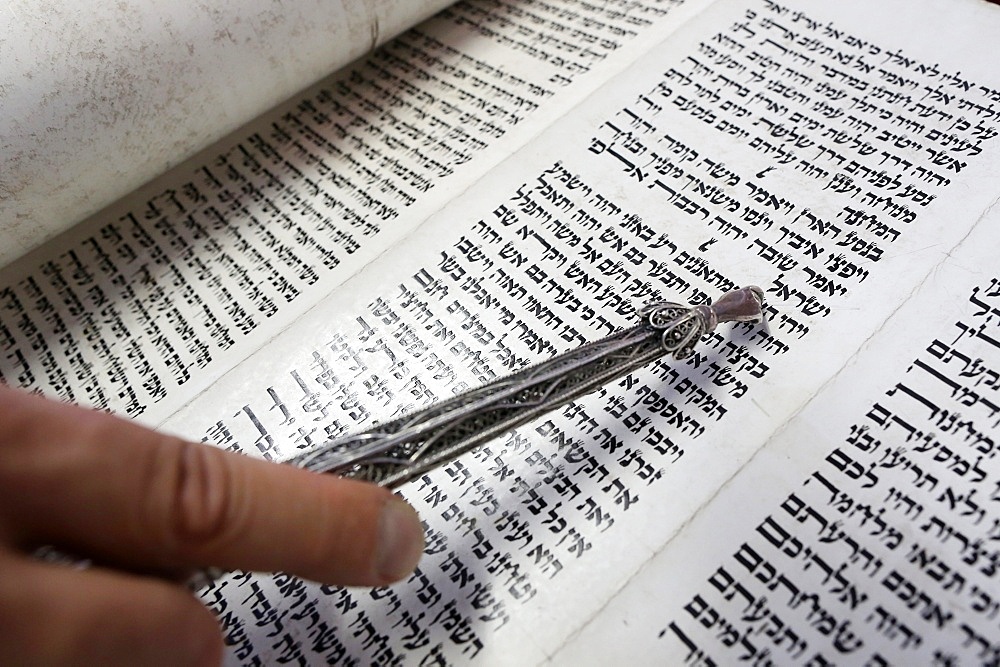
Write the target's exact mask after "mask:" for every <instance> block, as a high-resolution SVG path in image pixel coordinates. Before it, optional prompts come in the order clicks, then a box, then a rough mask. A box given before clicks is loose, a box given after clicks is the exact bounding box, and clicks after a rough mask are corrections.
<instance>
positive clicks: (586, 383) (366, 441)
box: [187, 286, 764, 590]
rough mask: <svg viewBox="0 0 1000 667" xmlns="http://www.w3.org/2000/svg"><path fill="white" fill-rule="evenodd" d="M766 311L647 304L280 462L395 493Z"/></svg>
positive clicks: (722, 304) (753, 301)
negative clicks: (582, 336)
mask: <svg viewBox="0 0 1000 667" xmlns="http://www.w3.org/2000/svg"><path fill="white" fill-rule="evenodd" d="M763 303H764V292H763V291H762V290H761V289H760V288H759V287H753V286H751V287H744V288H742V289H738V290H733V291H732V292H729V293H727V294H725V295H723V296H722V297H721V298H719V299H718V300H717V301H715V302H714V303H713V304H711V305H699V306H692V307H688V306H682V305H680V304H676V303H668V302H657V303H652V304H649V305H647V306H645V307H644V308H642V309H641V310H639V311H638V313H637V314H638V316H639V317H640V323H639V324H638V325H636V326H634V327H632V328H631V329H623V330H621V331H618V332H616V333H613V334H611V335H610V336H608V337H606V338H602V339H600V340H597V341H594V342H592V343H586V344H584V345H581V346H580V347H578V348H576V349H573V350H569V351H568V352H564V353H563V354H560V355H558V356H555V357H553V358H551V359H549V360H548V361H544V362H542V363H540V364H537V365H535V366H529V367H528V368H525V369H523V370H520V371H518V372H516V373H514V374H513V375H509V376H507V377H505V378H502V379H499V380H496V381H494V382H491V383H490V384H487V385H485V386H483V387H479V388H478V389H473V390H471V391H467V392H464V393H462V394H459V395H457V396H455V397H453V398H450V399H448V400H446V401H441V402H439V403H435V404H433V405H431V406H430V407H427V408H425V409H423V410H420V411H418V412H414V413H411V414H409V415H406V416H403V417H400V418H399V419H394V420H393V421H390V422H386V423H384V424H378V425H376V426H373V427H372V428H370V429H368V430H367V431H364V432H362V433H357V434H354V435H347V436H343V437H339V438H335V439H333V440H330V441H328V442H326V443H325V444H323V445H320V446H319V447H317V448H315V449H312V450H309V451H307V452H303V453H301V454H299V455H297V456H294V457H292V458H291V459H288V460H287V461H285V462H286V463H289V464H291V465H294V466H298V467H300V468H305V469H306V470H312V471H314V472H328V473H333V474H335V475H340V476H342V477H351V478H354V479H359V480H363V481H366V482H373V483H375V484H378V485H380V486H384V487H388V488H395V487H397V486H399V485H401V484H403V483H404V482H406V481H408V480H410V479H413V478H414V477H417V476H418V475H422V474H423V473H425V472H427V471H428V470H431V469H432V468H435V467H437V466H439V465H441V464H444V463H447V462H449V461H451V460H453V459H455V458H457V457H458V456H460V455H462V454H464V453H465V452H468V451H469V450H471V449H474V448H475V447H476V446H477V445H480V444H482V443H484V442H486V441H487V440H490V439H492V438H495V437H497V436H499V435H501V434H503V433H505V432H507V431H509V430H511V429H514V428H517V427H518V426H521V425H522V424H525V423H527V422H529V421H531V420H533V419H535V418H536V417H540V416H542V415H544V414H545V413H547V412H550V411H551V410H554V409H556V408H558V407H560V406H562V405H565V404H566V403H569V402H571V401H573V400H574V399H576V398H579V397H580V396H583V395H585V394H588V393H590V392H591V391H594V390H595V389H598V388H599V387H601V386H603V385H605V384H608V383H609V382H612V381H614V380H616V379H618V378H620V377H623V376H625V375H627V374H628V373H630V372H632V371H633V370H635V369H637V368H640V367H642V366H645V365H646V364H648V363H650V362H651V361H654V360H656V359H659V358H660V357H663V356H666V355H671V356H673V357H674V359H684V358H686V357H689V356H691V354H692V353H693V351H694V346H695V344H696V343H697V342H698V341H699V340H700V339H701V338H702V336H704V335H705V334H708V333H711V332H712V331H713V330H714V329H715V327H716V326H717V325H718V324H720V323H722V322H760V321H761V320H762V319H763V312H762V310H761V307H762V306H763ZM223 574H225V572H224V571H223V570H220V569H218V568H206V569H204V570H201V571H199V572H197V573H196V574H195V576H193V577H192V578H190V579H189V580H188V582H187V584H188V587H189V588H190V589H191V590H198V589H200V588H203V587H205V586H207V585H209V584H210V583H211V582H213V581H215V580H216V579H218V578H220V577H221V576H222V575H223Z"/></svg>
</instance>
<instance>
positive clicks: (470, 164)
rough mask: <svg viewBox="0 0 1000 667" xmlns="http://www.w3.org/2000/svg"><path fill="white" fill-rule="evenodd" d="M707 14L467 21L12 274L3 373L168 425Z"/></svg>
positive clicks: (535, 6) (665, 9)
mask: <svg viewBox="0 0 1000 667" xmlns="http://www.w3.org/2000/svg"><path fill="white" fill-rule="evenodd" d="M697 4H698V3H694V5H692V6H690V7H689V6H688V5H686V4H683V3H681V2H680V1H679V0H648V1H647V2H642V3H633V2H625V1H624V0H623V2H617V3H616V2H612V3H606V4H602V5H600V6H598V5H594V4H591V3H588V2H582V1H581V2H575V3H571V4H570V5H566V6H556V5H552V4H547V3H538V2H532V1H531V0H511V1H509V2H489V1H481V2H465V3H461V4H458V5H455V6H453V7H449V8H448V9H447V10H445V11H443V12H441V13H440V14H439V15H437V16H436V17H435V18H433V19H432V20H430V21H428V22H426V23H425V24H422V25H421V26H419V27H417V28H414V29H413V30H411V31H409V32H407V33H406V34H404V35H402V36H400V37H399V38H397V39H396V40H393V41H392V42H391V43H389V44H387V45H386V46H385V47H384V48H382V49H379V50H378V51H376V52H375V53H373V54H371V55H370V56H369V57H367V58H365V59H363V60H360V61H358V62H356V63H354V64H353V65H352V66H351V67H349V68H347V69H346V70H345V71H343V72H341V73H339V74H338V75H336V76H334V77H332V78H330V79H328V80H326V81H324V82H322V83H320V84H319V85H317V86H316V87H314V88H312V89H310V90H308V91H305V92H303V94H301V95H300V96H298V97H296V98H295V99H293V100H291V101H290V102H288V103H287V104H285V105H283V106H282V107H280V108H278V109H276V110H274V111H273V112H270V113H268V114H266V115H265V116H262V117H261V118H259V119H257V120H256V121H255V122H254V123H252V124H251V125H250V126H248V127H246V128H242V129H241V130H239V131H237V132H236V133H234V134H233V135H232V136H230V137H228V138H227V139H226V140H225V141H223V142H220V143H219V144H217V145H215V146H213V147H211V148H210V149H207V150H206V151H205V152H203V153H202V154H201V155H199V156H196V157H195V158H193V159H192V160H191V161H189V162H188V163H186V164H184V165H181V166H179V167H178V168H176V169H175V170H174V171H173V172H172V173H169V174H167V175H165V176H164V177H162V178H159V179H157V180H155V181H154V182H152V183H150V184H148V185H147V186H144V187H143V188H141V189H139V190H138V191H136V192H134V193H132V194H131V195H130V196H129V197H127V198H126V199H124V200H122V201H121V202H118V203H117V204H115V205H114V206H112V207H110V208H108V209H106V210H104V211H102V212H101V213H99V214H97V215H96V216H94V217H92V218H91V219H89V220H87V221H85V222H84V223H81V224H80V225H78V226H76V227H75V228H73V229H72V230H71V231H69V232H67V233H66V234H63V235H62V236H60V237H59V238H57V239H54V240H52V241H51V242H49V243H47V244H46V245H45V247H44V248H42V249H40V250H39V251H38V252H35V253H32V254H30V255H28V256H25V257H23V258H22V259H21V260H19V261H17V262H15V263H14V264H12V265H10V266H8V267H7V268H6V269H5V270H4V271H2V272H0V338H2V340H3V341H4V342H3V346H4V355H3V358H2V360H0V379H2V380H4V381H6V382H8V383H10V384H13V385H15V386H20V387H24V388H26V389H30V390H32V391H38V392H41V393H44V394H46V395H49V396H53V397H58V398H61V399H63V400H70V401H75V402H79V403H83V404H86V405H90V406H93V407H95V408H98V409H106V410H111V411H114V412H117V413H120V414H123V415H126V416H129V417H132V418H135V419H141V420H143V421H144V422H146V423H148V424H152V425H156V424H159V423H160V422H161V421H162V420H163V418H164V417H165V416H167V415H170V414H172V413H173V412H174V411H175V410H176V409H177V408H178V407H179V406H180V405H182V404H183V403H184V402H187V401H189V400H192V399H193V398H194V397H195V396H197V395H198V394H199V393H200V392H201V391H203V390H204V389H205V388H206V387H208V386H209V385H210V384H211V383H212V381H213V380H214V379H215V378H216V377H218V376H219V375H221V374H223V373H225V372H226V371H227V370H229V369H230V368H232V367H233V366H234V365H235V364H237V363H239V362H240V360H242V359H244V358H245V357H246V355H247V354H249V353H250V352H251V351H253V350H255V349H257V347H259V346H260V345H261V344H262V343H263V342H264V341H267V340H268V339H270V338H271V337H273V336H274V335H275V334H276V333H277V332H279V331H281V330H282V329H284V328H285V327H287V326H288V325H289V323H290V322H292V321H294V320H295V318H296V317H298V316H299V315H300V314H301V313H303V312H305V311H307V310H308V309H309V308H310V307H312V306H313V305H314V304H315V303H317V302H319V301H321V300H322V299H324V298H325V296H326V295H327V294H328V293H329V292H330V291H331V290H333V289H335V288H336V287H337V285H339V284H340V282H341V281H343V280H344V279H345V278H346V277H348V276H350V275H352V274H353V273H354V272H355V271H357V270H358V268H359V267H361V266H364V265H365V264H366V263H367V262H369V261H370V260H371V259H372V258H374V257H376V256H377V255H378V254H379V253H381V252H382V251H383V250H384V249H385V248H386V247H388V246H390V245H392V244H393V243H395V242H397V241H399V240H400V239H401V238H405V237H406V235H407V234H408V233H409V232H410V231H411V230H412V229H413V228H414V227H416V226H417V225H419V224H420V223H421V222H422V221H423V220H424V219H426V217H427V216H428V215H430V214H431V213H433V212H434V211H436V210H438V209H440V208H441V207H442V206H443V205H444V204H445V202H447V201H448V200H449V199H451V198H452V197H454V195H455V194H456V193H457V192H461V191H462V190H464V189H466V188H467V187H468V186H469V185H470V184H471V183H473V182H475V180H476V179H478V178H479V176H480V175H482V174H483V173H484V172H485V171H487V170H488V169H489V168H490V167H491V166H492V165H493V164H495V163H496V162H498V161H499V160H501V159H502V158H503V157H505V156H507V155H509V154H510V153H511V152H512V151H513V150H515V149H516V148H517V147H519V146H521V145H523V144H524V143H526V142H528V141H530V140H531V138H532V137H533V136H534V135H535V134H537V133H538V132H539V131H540V129H541V128H543V127H545V126H546V125H548V124H550V123H552V122H553V120H554V119H557V118H559V117H560V116H561V115H562V114H563V113H564V112H565V111H566V110H567V109H569V108H572V106H573V105H575V104H576V102H577V101H578V100H579V99H580V98H582V97H585V96H586V95H587V94H588V93H589V92H590V91H592V90H593V89H594V88H596V87H597V86H599V85H600V84H601V83H602V82H603V81H604V80H606V79H607V78H609V77H613V76H614V75H615V74H616V73H617V72H619V71H621V70H622V69H623V68H624V67H626V66H627V65H628V64H629V63H631V62H632V61H633V60H634V59H635V58H636V57H638V55H639V54H640V53H642V52H643V51H645V50H646V49H648V48H649V46H650V44H653V43H656V42H657V41H658V40H660V39H662V38H663V37H664V35H666V34H668V33H669V32H670V31H671V30H672V29H674V28H676V27H677V26H678V25H680V24H681V23H682V22H683V21H684V19H685V17H686V16H688V15H690V14H691V13H692V12H693V11H694V9H695V7H696V6H697ZM626 5H627V11H626ZM191 122H194V121H191Z"/></svg>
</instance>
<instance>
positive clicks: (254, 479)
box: [0, 388, 423, 585]
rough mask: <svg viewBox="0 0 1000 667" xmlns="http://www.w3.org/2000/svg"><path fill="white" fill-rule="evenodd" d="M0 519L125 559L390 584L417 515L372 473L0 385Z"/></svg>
mask: <svg viewBox="0 0 1000 667" xmlns="http://www.w3.org/2000/svg"><path fill="white" fill-rule="evenodd" d="M0 424H3V429H2V432H0V447H2V448H3V452H4V455H3V456H2V457H0V487H2V488H5V489H8V490H9V493H8V498H9V501H5V502H4V506H3V507H2V508H0V516H2V520H3V524H4V526H5V527H6V528H7V530H8V531H9V533H10V534H11V535H12V536H13V537H14V539H15V540H17V541H19V542H21V543H25V544H37V543H53V544H56V545H57V546H60V547H62V548H66V549H71V550H73V551H75V552H78V553H80V554H81V555H88V556H91V557H94V558H95V559H99V560H102V561H105V562H109V563H114V564H118V565H123V566H127V567H132V568H140V569H142V568H144V569H157V570H178V569H187V568H191V567H204V566H217V567H222V568H226V569H248V570H268V571H273V570H283V571H287V572H291V573H294V574H298V575H300V576H303V577H306V578H309V579H314V580H318V581H323V582H327V583H335V584H341V585H384V584H387V583H390V582H392V581H395V580H397V579H400V578H402V577H404V576H406V575H407V574H409V573H410V572H411V571H412V570H413V568H414V567H415V566H416V563H417V561H418V560H419V557H420V553H421V551H422V549H423V534H422V529H421V527H420V522H419V519H418V518H417V516H416V513H415V512H414V511H413V509H412V508H411V507H410V506H409V505H407V504H406V503H405V502H404V501H402V500H401V499H399V498H398V497H396V496H395V495H393V494H392V493H390V492H389V491H387V490H385V489H381V488H378V487H375V486H372V485H370V484H365V483H361V482H356V481H353V480H347V479H341V478H337V477H333V476H328V475H319V474H314V473H310V472H306V471H303V470H299V469H296V468H293V467H291V466H286V465H280V464H274V463H268V462H265V461H259V460H255V459H251V458H249V457H245V456H241V455H238V454H233V453H230V452H225V451H222V450H219V449H216V448H214V447H210V446H206V445H201V444H197V443H191V442H185V441H183V440H181V439H178V438H174V437H171V436H167V435H164V434H161V433H157V432H155V431H150V430H148V429H145V428H143V427H141V426H138V425H136V424H134V423H131V422H128V421H125V420H122V419H118V418H115V417H112V416H109V415H106V414H102V413H97V412H94V411H90V410H84V409H82V408H77V407H73V406H69V405H64V404H54V403H51V402H49V401H45V400H44V399H40V398H38V397H35V396H28V395H25V394H22V393H20V392H16V391H12V390H8V389H2V388H0Z"/></svg>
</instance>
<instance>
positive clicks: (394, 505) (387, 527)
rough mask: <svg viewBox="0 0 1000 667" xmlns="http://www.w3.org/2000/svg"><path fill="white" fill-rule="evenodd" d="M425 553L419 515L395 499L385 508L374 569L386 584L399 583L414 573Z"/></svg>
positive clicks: (407, 505)
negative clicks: (376, 569) (375, 568)
mask: <svg viewBox="0 0 1000 667" xmlns="http://www.w3.org/2000/svg"><path fill="white" fill-rule="evenodd" d="M423 552H424V529H423V526H421V525H420V518H419V517H418V516H417V512H416V511H415V510H414V509H413V508H412V507H410V506H409V504H407V503H406V502H405V501H403V500H401V499H400V498H397V497H396V496H392V498H391V499H390V500H389V501H388V502H387V503H386V504H385V507H384V508H383V509H382V517H381V519H380V520H379V541H378V547H377V550H376V555H375V566H376V567H377V568H378V574H379V576H380V577H381V578H382V579H383V580H385V581H386V582H392V581H398V580H400V579H402V578H403V577H405V576H407V575H409V574H410V573H411V572H413V569H414V568H415V567H416V566H417V563H418V562H419V561H420V556H421V555H423Z"/></svg>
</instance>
